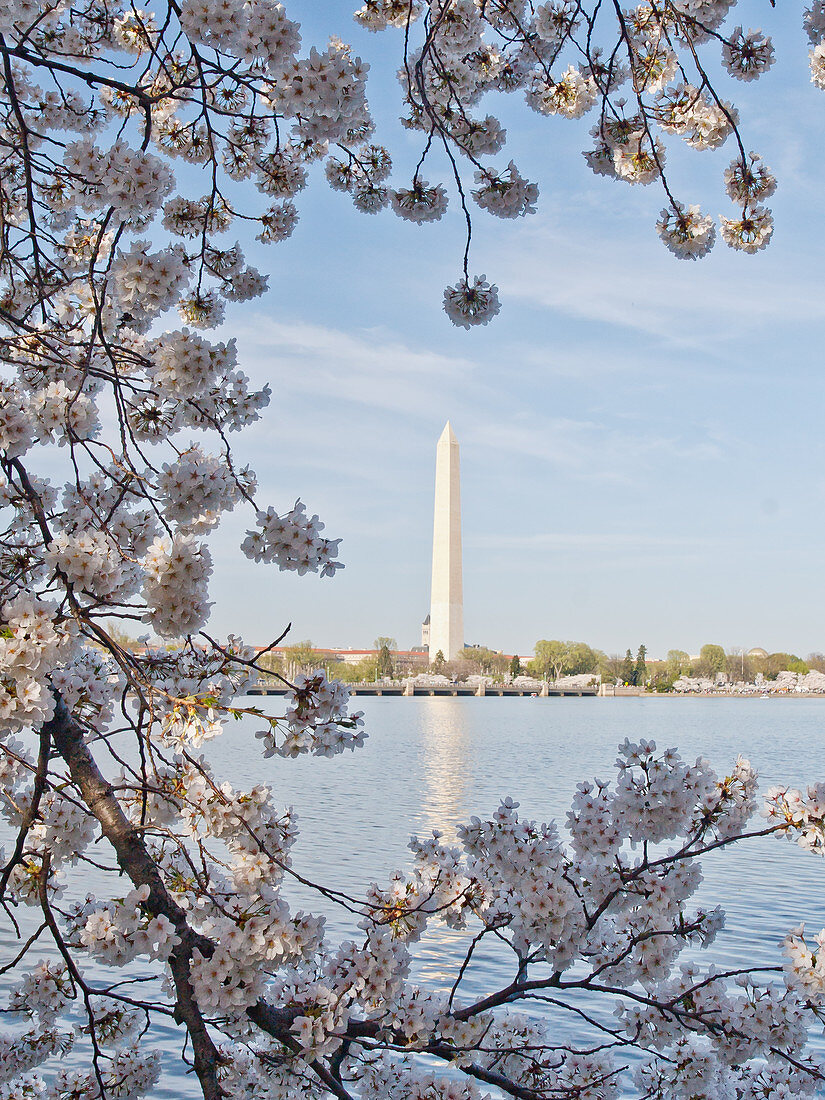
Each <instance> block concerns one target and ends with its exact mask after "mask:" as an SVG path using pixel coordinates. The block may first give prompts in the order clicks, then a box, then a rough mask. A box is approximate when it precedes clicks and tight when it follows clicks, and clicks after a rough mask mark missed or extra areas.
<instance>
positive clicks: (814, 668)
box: [805, 653, 825, 672]
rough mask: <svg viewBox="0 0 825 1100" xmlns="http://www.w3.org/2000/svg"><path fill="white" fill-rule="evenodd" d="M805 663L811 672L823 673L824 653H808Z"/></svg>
mask: <svg viewBox="0 0 825 1100" xmlns="http://www.w3.org/2000/svg"><path fill="white" fill-rule="evenodd" d="M805 663H806V664H807V666H808V668H809V669H810V670H811V672H825V653H809V654H808V656H807V657H806V658H805Z"/></svg>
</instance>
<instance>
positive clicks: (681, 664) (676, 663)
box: [665, 649, 690, 680]
mask: <svg viewBox="0 0 825 1100" xmlns="http://www.w3.org/2000/svg"><path fill="white" fill-rule="evenodd" d="M665 663H666V664H667V674H668V676H670V677H671V678H672V679H673V680H678V679H679V677H680V676H684V675H686V674H687V673H688V672H689V671H690V654H689V653H685V651H684V650H683V649H669V650H668V651H667V657H666V658H665Z"/></svg>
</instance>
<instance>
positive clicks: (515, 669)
mask: <svg viewBox="0 0 825 1100" xmlns="http://www.w3.org/2000/svg"><path fill="white" fill-rule="evenodd" d="M523 671H524V670H523V669H522V667H521V659H520V658H519V656H518V654H517V653H514V654H513V656H512V657H511V658H510V667H509V669H508V672H509V673H510V676H511V677H512V679H514V680H515V678H516V676H521V674H522V672H523Z"/></svg>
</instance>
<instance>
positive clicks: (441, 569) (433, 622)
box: [429, 420, 464, 662]
mask: <svg viewBox="0 0 825 1100" xmlns="http://www.w3.org/2000/svg"><path fill="white" fill-rule="evenodd" d="M463 648H464V594H463V585H462V579H461V475H460V470H459V459H458V440H457V439H456V437H455V436H454V435H453V429H452V428H451V427H450V422H449V420H448V421H447V423H446V425H445V427H444V431H443V432H442V433H441V438H440V439H439V441H438V446H437V448H436V452H435V518H434V520H433V583H432V590H431V595H430V637H429V654H430V662H432V661H434V660H435V657H436V654H437V653H438V652H439V650H440V651H441V652H442V653H443V654H444V658H445V660H447V661H452V660H454V659H455V658H456V657H457V656H458V654H459V652H460V651H461V650H462V649H463Z"/></svg>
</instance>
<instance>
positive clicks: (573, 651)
mask: <svg viewBox="0 0 825 1100" xmlns="http://www.w3.org/2000/svg"><path fill="white" fill-rule="evenodd" d="M566 644H567V661H566V663H565V667H564V670H563V671H564V674H565V675H567V676H577V675H579V674H580V673H584V672H596V671H597V669H598V664H599V657H598V654H597V652H596V650H595V649H592V648H591V647H590V646H589V645H587V643H586V642H567V643H566Z"/></svg>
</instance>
